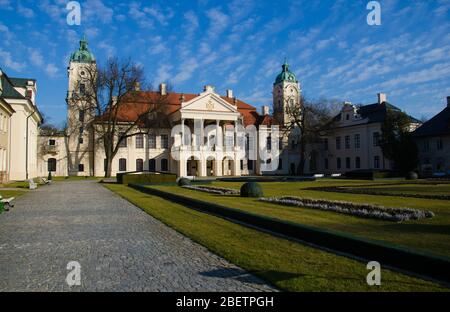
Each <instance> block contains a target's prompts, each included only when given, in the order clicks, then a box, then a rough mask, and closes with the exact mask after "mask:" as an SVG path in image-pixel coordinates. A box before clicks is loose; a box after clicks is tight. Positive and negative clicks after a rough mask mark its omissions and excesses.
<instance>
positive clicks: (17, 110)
mask: <svg viewBox="0 0 450 312" xmlns="http://www.w3.org/2000/svg"><path fill="white" fill-rule="evenodd" d="M0 76H1V77H0V78H1V80H0V81H1V83H0V85H1V91H0V112H1V115H0V119H1V124H0V128H1V129H0V163H1V165H0V168H1V169H0V171H1V172H3V173H2V175H3V178H2V179H3V180H8V179H9V180H25V179H28V178H34V177H36V176H37V135H38V127H39V126H40V124H41V123H42V116H41V114H40V113H39V110H38V108H37V106H36V102H35V99H36V91H37V87H36V80H34V79H27V78H10V77H8V76H7V75H6V73H5V72H3V71H1V70H0Z"/></svg>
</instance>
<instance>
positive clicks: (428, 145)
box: [422, 140, 430, 152]
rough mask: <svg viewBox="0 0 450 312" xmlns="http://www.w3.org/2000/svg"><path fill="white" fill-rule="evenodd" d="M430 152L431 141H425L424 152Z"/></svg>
mask: <svg viewBox="0 0 450 312" xmlns="http://www.w3.org/2000/svg"><path fill="white" fill-rule="evenodd" d="M429 150H430V141H428V140H425V141H423V146H422V151H423V152H428V151H429Z"/></svg>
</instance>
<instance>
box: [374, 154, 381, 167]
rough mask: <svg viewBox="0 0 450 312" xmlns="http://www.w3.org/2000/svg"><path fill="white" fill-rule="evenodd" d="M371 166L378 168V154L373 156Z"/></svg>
mask: <svg viewBox="0 0 450 312" xmlns="http://www.w3.org/2000/svg"><path fill="white" fill-rule="evenodd" d="M373 167H374V168H375V169H380V156H375V157H374V158H373Z"/></svg>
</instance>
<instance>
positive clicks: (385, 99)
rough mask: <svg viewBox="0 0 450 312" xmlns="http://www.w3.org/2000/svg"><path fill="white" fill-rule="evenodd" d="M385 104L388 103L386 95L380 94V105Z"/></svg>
mask: <svg viewBox="0 0 450 312" xmlns="http://www.w3.org/2000/svg"><path fill="white" fill-rule="evenodd" d="M383 102H387V95H386V93H378V104H382V103H383Z"/></svg>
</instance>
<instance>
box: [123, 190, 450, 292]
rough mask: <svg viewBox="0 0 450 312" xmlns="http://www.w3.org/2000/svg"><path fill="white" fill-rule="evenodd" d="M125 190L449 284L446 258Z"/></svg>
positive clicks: (181, 199) (172, 197)
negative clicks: (162, 199)
mask: <svg viewBox="0 0 450 312" xmlns="http://www.w3.org/2000/svg"><path fill="white" fill-rule="evenodd" d="M129 186H130V187H132V188H134V189H136V190H138V191H141V192H143V193H147V194H150V195H155V196H159V197H162V198H164V199H167V200H170V201H173V202H176V203H178V204H181V205H184V206H186V207H189V208H192V209H195V210H199V211H201V212H207V213H211V214H213V215H216V216H219V217H224V218H226V219H227V220H230V221H234V222H236V223H239V224H241V225H247V226H250V227H252V228H254V227H257V228H259V229H261V230H263V231H269V232H270V233H275V234H278V235H282V236H288V237H290V238H293V239H297V240H301V241H304V242H307V243H310V244H314V245H318V246H321V247H324V248H327V249H331V250H335V251H338V252H341V253H344V254H348V255H352V256H356V257H358V258H362V259H365V260H370V261H378V262H380V263H381V264H382V265H383V266H392V267H395V268H398V269H400V270H405V271H409V272H412V273H416V274H419V275H422V276H428V277H431V278H434V279H436V280H439V281H444V282H447V283H448V282H450V270H448V268H449V267H450V259H449V258H447V257H442V256H436V255H433V254H429V253H424V252H418V251H415V250H411V249H409V248H406V247H401V246H398V245H394V244H389V243H385V242H379V241H373V240H369V239H365V238H360V237H356V236H353V235H349V234H347V233H342V232H336V231H330V230H326V229H321V228H317V227H312V226H307V225H303V224H298V223H294V222H290V221H285V220H280V219H276V218H271V217H267V216H262V215H258V214H254V213H250V212H246V211H242V210H239V209H235V208H229V207H225V206H221V205H218V204H214V203H209V202H205V201H201V200H198V199H194V198H188V197H184V196H181V195H176V194H173V193H168V192H164V191H161V190H157V189H153V188H151V187H145V186H143V185H138V184H130V185H129Z"/></svg>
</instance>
